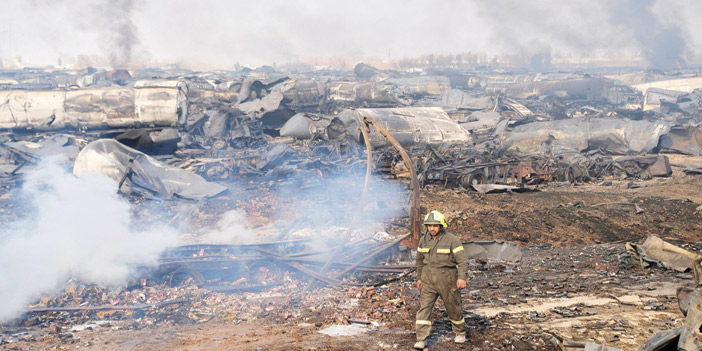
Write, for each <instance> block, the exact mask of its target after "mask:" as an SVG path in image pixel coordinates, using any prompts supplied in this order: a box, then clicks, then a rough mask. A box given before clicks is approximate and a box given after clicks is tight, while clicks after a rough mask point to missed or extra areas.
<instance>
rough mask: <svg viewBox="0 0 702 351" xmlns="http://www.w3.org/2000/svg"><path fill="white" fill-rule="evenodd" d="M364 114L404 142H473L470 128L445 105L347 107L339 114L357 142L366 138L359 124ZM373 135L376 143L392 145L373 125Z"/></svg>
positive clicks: (370, 135)
mask: <svg viewBox="0 0 702 351" xmlns="http://www.w3.org/2000/svg"><path fill="white" fill-rule="evenodd" d="M364 117H370V118H372V119H374V120H375V121H376V122H378V123H380V124H381V125H382V126H383V127H385V128H386V129H387V130H388V131H389V132H390V134H392V136H393V137H394V138H395V139H397V141H398V142H399V143H400V144H401V145H402V146H405V147H406V146H411V145H427V144H429V145H431V144H443V143H465V142H471V141H472V137H471V135H470V133H469V132H468V131H466V130H465V129H463V128H461V126H459V125H458V123H456V122H454V121H453V120H451V118H449V116H448V115H447V114H446V112H444V111H443V110H442V109H441V108H438V107H409V108H376V109H370V108H362V109H356V110H344V111H342V112H341V113H339V115H338V116H337V118H338V119H339V120H340V121H341V122H342V123H343V124H344V126H345V127H346V130H347V131H348V133H349V134H350V135H351V136H352V137H353V139H354V140H356V141H357V142H359V143H360V142H362V140H361V132H360V131H359V129H358V128H359V126H360V125H361V123H362V122H361V121H362V120H363V118H364ZM369 138H370V140H371V144H372V145H373V146H381V145H388V141H387V139H385V138H384V137H383V136H382V135H380V133H378V131H376V130H374V129H373V128H371V131H370V133H369Z"/></svg>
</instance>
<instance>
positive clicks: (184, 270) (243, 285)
mask: <svg viewBox="0 0 702 351" xmlns="http://www.w3.org/2000/svg"><path fill="white" fill-rule="evenodd" d="M302 242H303V240H294V241H281V242H274V243H262V244H248V245H247V244H244V245H185V246H179V247H176V248H173V249H170V250H168V251H166V252H165V253H164V254H163V255H162V256H161V257H160V258H159V265H158V267H156V268H155V269H151V270H143V271H146V272H147V273H145V274H144V275H145V276H148V277H149V278H150V279H152V280H154V281H156V282H157V283H159V284H166V285H169V286H180V285H189V284H195V285H197V286H200V287H204V288H207V289H210V290H216V291H223V292H226V291H238V290H255V289H260V288H264V287H271V286H275V285H279V284H281V283H282V281H283V272H284V270H285V267H283V266H282V265H281V263H280V262H277V261H275V260H271V258H270V256H269V255H265V254H263V253H262V251H261V250H264V251H277V252H282V251H290V250H292V251H295V250H301V249H302V246H300V245H301V243H302Z"/></svg>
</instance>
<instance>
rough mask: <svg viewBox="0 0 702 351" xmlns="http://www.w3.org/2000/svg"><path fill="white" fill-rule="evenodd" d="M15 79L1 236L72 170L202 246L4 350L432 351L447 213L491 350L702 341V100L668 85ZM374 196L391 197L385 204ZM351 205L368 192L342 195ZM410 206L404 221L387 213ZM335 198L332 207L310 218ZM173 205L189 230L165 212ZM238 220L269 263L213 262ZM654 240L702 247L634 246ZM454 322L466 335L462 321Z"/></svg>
mask: <svg viewBox="0 0 702 351" xmlns="http://www.w3.org/2000/svg"><path fill="white" fill-rule="evenodd" d="M0 73H2V74H0V78H2V83H1V84H0V89H1V90H0V97H2V96H4V97H3V98H2V99H0V102H4V104H0V128H3V129H5V132H4V133H3V134H2V137H1V138H2V139H1V140H0V141H1V143H0V150H1V151H2V152H1V153H0V154H1V155H2V158H1V159H2V165H0V170H2V171H3V173H2V174H1V175H2V177H1V178H2V182H1V183H0V185H1V186H2V188H3V189H4V190H6V192H5V193H4V194H3V195H2V196H0V200H2V201H3V202H2V203H3V204H4V205H5V206H4V207H0V210H1V211H0V218H3V219H5V220H6V221H7V222H11V221H12V220H16V219H17V218H18V217H19V216H20V215H21V211H20V210H18V208H19V207H20V206H19V205H17V203H18V202H19V201H20V199H18V198H16V197H15V195H14V194H13V193H12V192H11V190H12V189H13V188H15V187H16V186H17V185H18V184H20V183H21V181H22V179H23V178H22V177H23V176H24V174H25V173H27V172H30V171H31V169H32V167H34V165H35V164H36V162H37V161H38V160H39V159H41V158H42V157H45V156H48V155H62V156H63V157H64V159H65V162H66V163H67V164H70V165H72V167H73V172H74V174H75V175H76V176H81V175H82V174H85V173H86V172H92V171H97V172H100V173H103V174H106V175H108V176H109V177H110V178H112V179H113V180H114V181H115V182H116V183H117V184H119V189H120V193H121V194H120V196H123V197H125V198H127V199H128V200H129V201H130V202H131V203H133V204H135V205H136V206H138V207H137V208H138V209H137V210H135V211H136V212H139V213H140V214H141V215H142V216H143V217H154V218H157V217H163V218H165V221H167V222H168V223H169V224H173V225H174V226H175V225H183V226H185V224H183V223H178V222H180V220H181V219H185V218H187V220H189V221H191V223H188V224H189V225H190V227H189V230H190V232H189V233H187V234H186V235H184V236H185V238H184V239H187V240H186V241H188V242H187V243H182V245H179V246H177V247H173V248H171V249H170V250H168V251H166V252H164V253H163V254H162V255H161V256H160V258H159V259H158V262H157V266H156V267H140V270H139V272H138V274H137V275H136V276H135V277H134V278H133V280H131V281H130V282H128V283H126V282H125V283H124V284H123V285H120V286H103V285H99V284H95V283H89V282H84V281H79V280H77V279H73V280H69V281H68V283H67V285H66V286H65V287H63V290H62V291H61V292H58V293H55V294H46V295H44V296H42V297H40V298H38V299H37V300H36V301H34V303H32V304H31V305H30V306H27V307H28V308H27V310H26V313H25V314H24V315H22V316H20V317H18V318H17V319H16V320H14V321H10V322H7V323H5V324H3V325H2V326H1V327H0V328H2V329H3V331H7V332H5V333H3V334H2V337H1V339H0V344H4V345H3V346H5V345H8V344H17V345H19V344H22V345H32V344H33V343H42V342H46V343H47V344H46V345H51V346H52V347H53V346H55V347H65V346H68V345H73V346H78V345H82V344H81V343H82V342H83V340H85V339H87V335H88V332H90V330H87V329H82V328H81V327H80V326H84V325H88V324H86V323H92V324H89V325H92V326H91V327H90V328H91V329H95V330H107V328H109V327H106V326H105V323H104V322H105V321H107V322H106V323H109V324H111V325H113V326H114V328H116V329H121V330H127V331H129V332H135V331H137V330H139V329H148V328H167V327H171V326H178V327H183V328H186V327H188V326H190V325H207V326H212V325H218V323H223V324H225V325H246V324H252V325H253V323H263V324H265V325H274V326H280V329H285V330H290V333H293V332H294V331H295V330H297V331H300V330H309V332H306V331H305V332H301V333H307V334H304V335H308V334H320V333H322V332H329V333H331V334H335V335H338V334H339V333H342V332H345V331H346V329H351V330H353V331H354V332H363V333H364V338H366V337H367V339H368V340H371V341H355V342H357V343H356V344H354V343H351V344H349V345H346V347H347V348H362V347H365V348H368V349H375V348H378V347H380V346H378V345H380V344H379V343H376V342H375V341H377V340H383V341H382V342H383V343H384V344H383V345H386V346H387V347H388V348H390V347H393V348H394V347H395V346H392V345H404V344H407V345H409V341H410V340H412V334H411V330H412V322H413V312H414V308H416V305H417V302H418V292H417V290H416V289H415V288H414V283H415V282H414V280H415V277H414V273H413V262H412V252H413V251H412V247H413V243H416V239H417V237H418V235H419V233H420V231H421V227H420V223H419V220H418V219H419V218H421V214H422V213H424V212H425V211H426V210H427V209H429V208H442V209H446V210H447V211H445V212H446V213H447V215H448V217H449V218H450V219H451V223H450V225H451V230H452V231H454V232H456V233H459V234H460V237H461V239H462V241H463V242H464V247H465V248H466V252H468V253H469V256H470V257H471V259H472V261H471V266H470V274H471V278H472V279H471V282H470V286H469V289H467V290H466V291H463V292H462V294H463V298H464V309H465V310H466V313H465V316H466V321H467V323H468V324H469V326H470V328H471V335H470V339H469V342H470V343H471V347H472V348H473V349H478V348H480V349H497V350H515V349H516V350H537V349H538V350H617V349H621V350H625V349H633V348H635V347H638V346H639V345H641V344H643V342H644V341H645V340H646V339H647V338H648V337H649V336H651V335H653V334H654V333H653V331H652V330H653V329H654V327H656V329H661V328H664V329H670V328H672V327H680V329H676V330H677V332H673V334H675V333H677V334H676V335H678V334H679V335H681V336H679V337H678V338H679V339H680V340H681V342H683V341H682V340H683V339H685V340H693V339H694V338H688V337H687V336H688V335H693V336H694V335H696V334H694V333H693V332H694V330H698V329H699V325H695V323H696V322H697V320H698V319H699V317H698V316H697V315H696V314H695V311H696V310H695V308H697V307H695V306H696V305H695V304H696V302H693V303H690V302H688V303H685V302H681V306H683V305H684V306H687V307H686V310H683V311H684V312H685V313H687V315H688V316H689V318H688V317H686V318H687V319H689V321H687V320H686V321H683V319H682V318H680V317H679V316H676V313H677V310H675V309H673V308H672V307H673V306H674V305H675V304H676V303H677V301H676V300H675V299H674V298H673V296H672V295H671V294H670V289H671V286H672V285H675V286H678V285H683V284H684V283H687V282H688V281H689V280H690V279H691V278H692V277H691V276H690V275H689V274H686V273H685V272H686V271H687V270H688V269H689V268H690V267H693V265H692V263H691V262H693V261H694V259H696V258H697V257H698V254H697V252H699V250H700V247H699V243H698V242H695V240H696V236H695V235H696V233H698V232H699V230H700V225H699V220H698V219H699V210H697V209H698V208H699V203H700V202H701V201H702V199H700V197H699V196H698V195H696V192H695V191H694V190H691V189H697V187H698V186H699V177H694V176H692V175H695V174H699V173H700V172H699V168H700V167H702V166H700V164H699V163H698V162H697V161H698V160H697V159H696V158H695V157H699V156H700V150H701V149H702V139H700V135H701V134H700V131H699V127H700V125H701V124H700V123H701V122H702V120H701V119H700V109H699V107H700V106H699V105H700V101H702V99H700V98H699V96H700V95H699V90H696V89H697V88H699V87H698V86H697V85H699V84H697V83H698V82H697V81H696V80H695V79H696V78H685V80H680V81H673V82H668V83H663V82H658V83H655V82H654V83H655V84H654V83H650V82H644V83H643V84H641V85H637V84H634V85H632V84H631V83H627V82H625V81H624V80H629V81H636V82H637V83H639V82H640V81H641V80H642V77H643V79H650V78H652V76H653V75H652V74H646V75H643V76H642V77H638V78H637V77H629V78H626V77H619V78H621V79H619V80H614V79H613V78H612V76H608V77H605V76H602V75H599V74H589V73H588V74H582V73H547V74H506V73H501V72H491V71H481V70H474V71H466V72H457V71H456V72H454V71H450V72H449V71H446V72H443V71H432V70H427V71H426V72H424V74H417V73H416V72H413V73H408V72H400V71H392V70H380V69H376V68H374V67H372V66H370V65H368V64H359V65H357V66H356V67H355V69H354V70H353V72H350V71H349V72H333V71H328V72H305V73H300V72H279V71H276V69H273V68H271V67H269V68H268V69H265V70H259V71H238V72H191V71H186V70H182V71H181V70H161V71H156V70H154V71H140V70H130V71H126V70H114V71H90V72H88V71H83V70H81V71H65V72H60V71H59V72H54V73H49V72H21V73H16V74H13V75H12V76H11V77H9V76H7V77H6V75H7V74H6V73H5V71H2V72H0ZM152 77H155V78H152ZM625 78H626V79H625ZM655 78H665V77H664V76H660V75H656V77H655ZM644 84H648V85H644ZM637 89H639V90H637ZM3 120H4V122H3ZM688 160H689V162H688ZM681 165H682V166H681ZM364 170H365V172H366V173H365V174H366V176H365V178H364V176H363V172H364ZM338 175H346V176H349V177H350V178H352V179H353V180H359V182H358V183H356V182H353V181H351V180H349V179H344V178H341V179H339V180H334V177H335V176H338ZM371 176H372V177H373V178H383V180H382V183H380V184H378V185H375V186H369V185H368V183H367V182H368V179H369V178H370V177H371ZM360 179H365V180H366V183H364V184H363V185H360ZM334 182H337V183H338V184H337V185H339V184H340V186H341V187H342V188H345V190H346V191H347V192H346V193H343V194H333V193H331V192H329V191H328V190H327V189H326V187H325V186H326V185H329V184H331V183H334ZM390 185H399V186H398V187H400V188H402V196H404V197H403V198H401V199H397V198H387V199H384V198H382V197H383V194H384V193H382V191H381V190H382V188H386V187H389V186H390ZM314 189H321V190H320V192H321V193H323V194H321V195H319V196H318V198H316V199H313V200H311V199H306V198H305V197H306V196H307V195H308V194H309V193H310V192H311V191H313V190H314ZM535 190H538V191H535ZM516 193H520V194H519V195H516ZM365 194H373V195H378V194H380V197H381V198H380V199H374V200H373V201H368V200H367V196H365ZM510 195H513V196H510ZM683 197H685V198H689V199H690V200H687V201H671V200H675V199H680V198H683ZM154 200H156V201H159V203H160V202H163V204H165V205H164V206H166V208H167V210H166V211H165V213H158V214H157V213H156V212H155V211H154V212H151V211H150V207H152V206H153V205H154V204H155V203H157V202H156V201H154ZM340 203H341V204H342V206H336V205H337V204H340ZM310 204H311V205H310ZM183 206H192V208H190V207H188V208H187V209H183V208H182V207H183ZM237 208H243V209H245V210H246V214H245V215H243V217H246V220H248V221H250V222H251V224H252V225H251V227H252V228H253V229H252V230H251V232H249V231H248V227H246V226H242V228H245V227H246V228H245V229H246V232H245V235H248V236H251V237H252V238H255V239H262V238H264V237H265V238H266V239H267V240H265V241H263V240H254V241H252V242H239V243H214V242H202V241H200V240H201V239H203V238H205V237H206V236H205V232H206V231H205V228H206V227H208V226H209V225H211V224H212V223H214V222H216V221H217V220H218V219H219V217H221V216H223V215H224V214H225V213H227V212H228V211H230V210H232V209H237ZM371 215H373V216H371ZM165 221H164V222H165ZM310 223H314V225H311V224H310ZM370 224H374V226H371V225H370ZM242 231H244V229H242ZM652 233H656V234H660V235H661V236H665V239H666V240H668V239H669V238H670V237H674V238H677V239H680V240H687V241H688V243H686V244H684V245H683V246H684V247H685V248H682V247H675V246H673V245H672V244H669V243H666V242H663V241H662V239H656V237H654V236H649V237H648V238H647V240H646V242H644V243H643V244H634V243H633V241H634V240H636V239H637V238H639V237H644V236H645V235H647V234H652ZM622 242H627V243H626V244H621V243H622ZM625 247H626V248H627V249H628V251H625V250H626V249H625ZM688 249H689V250H688ZM653 263H655V264H660V265H661V266H663V267H670V268H672V269H673V270H672V271H668V270H656V269H655V268H653V266H649V264H653ZM680 273H683V274H682V275H681V274H680ZM693 291H696V290H694V289H693V290H690V291H689V294H688V295H689V297H690V299H689V300H693V301H696V300H694V299H695V296H696V295H694V294H696V292H695V293H693ZM680 296H682V295H680ZM680 301H682V299H680ZM690 311H692V312H693V313H688V312H690ZM434 313H436V314H442V313H445V312H444V310H443V309H442V306H441V305H440V304H439V305H437V308H436V309H435V311H434ZM435 319H436V318H435ZM438 319H439V320H440V318H438ZM98 322H100V323H98ZM24 328H26V330H32V328H35V329H34V330H38V331H39V332H36V333H35V334H23V333H25V331H24V330H25V329H24ZM435 328H436V329H437V330H438V336H437V339H436V340H430V345H442V346H443V345H444V344H445V343H444V341H445V340H444V339H447V335H449V330H450V325H449V324H448V323H446V324H441V323H438V324H437V325H436V326H435ZM695 328H697V329H695ZM20 329H21V330H20ZM317 332H319V333H317ZM42 333H44V334H42ZM49 333H52V334H49ZM106 333H109V332H107V331H106ZM298 336H299V335H297V336H296V337H298ZM305 337H307V336H305ZM319 337H326V336H324V334H322V336H319ZM42 338H45V339H42ZM84 338H85V339H84ZM670 338H671V334H670V333H668V334H665V335H663V336H660V337H659V338H657V339H656V340H657V341H651V342H650V343H649V345H654V344H656V345H659V344H660V343H666V342H669V341H670ZM249 339H253V338H252V337H248V338H247V340H249ZM376 339H377V340H376ZM42 340H45V341H42ZM388 340H389V341H388ZM447 340H448V339H447ZM666 340H667V341H666ZM362 342H368V343H370V344H363V345H362V344H359V343H362ZM23 343H24V344H23ZM387 343H389V344H387ZM391 344H392V345H391ZM36 345H38V344H36ZM46 345H45V344H42V346H41V347H43V346H46ZM230 346H231V345H230ZM81 347H82V346H81ZM334 347H336V346H332V347H327V348H328V349H336V348H334ZM384 347H385V346H383V348H384ZM397 347H399V348H401V346H397ZM446 347H448V349H451V348H450V347H452V346H448V345H447V346H446ZM650 347H657V346H650ZM46 348H49V347H46ZM653 349H655V348H653Z"/></svg>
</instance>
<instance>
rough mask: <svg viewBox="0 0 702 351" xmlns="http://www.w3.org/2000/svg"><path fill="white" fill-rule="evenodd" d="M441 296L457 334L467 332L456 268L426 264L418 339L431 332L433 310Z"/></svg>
mask: <svg viewBox="0 0 702 351" xmlns="http://www.w3.org/2000/svg"><path fill="white" fill-rule="evenodd" d="M439 296H441V300H443V301H444V305H445V306H446V312H447V313H448V317H449V320H451V324H452V325H453V332H454V333H456V335H460V334H465V332H466V329H467V328H466V323H465V320H464V319H463V308H462V304H461V295H460V293H459V291H458V288H457V287H456V269H455V268H430V267H428V266H425V267H424V269H423V271H422V286H421V289H420V293H419V300H420V306H419V310H418V311H417V321H416V328H417V340H420V341H421V340H425V339H426V338H428V337H429V334H431V319H430V318H431V312H432V310H433V309H434V303H435V302H436V298H437V297H439Z"/></svg>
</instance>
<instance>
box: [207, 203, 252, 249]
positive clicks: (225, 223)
mask: <svg viewBox="0 0 702 351" xmlns="http://www.w3.org/2000/svg"><path fill="white" fill-rule="evenodd" d="M256 241H257V238H256V234H255V233H254V232H253V231H252V230H251V229H250V228H249V223H248V221H247V220H246V214H245V213H244V212H243V211H240V210H238V209H234V210H231V211H229V212H226V213H225V214H223V215H222V218H220V220H219V221H218V222H217V224H216V225H215V228H214V229H212V230H210V231H209V232H207V233H205V234H204V235H203V236H202V238H201V242H203V243H207V244H250V243H254V242H256Z"/></svg>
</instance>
